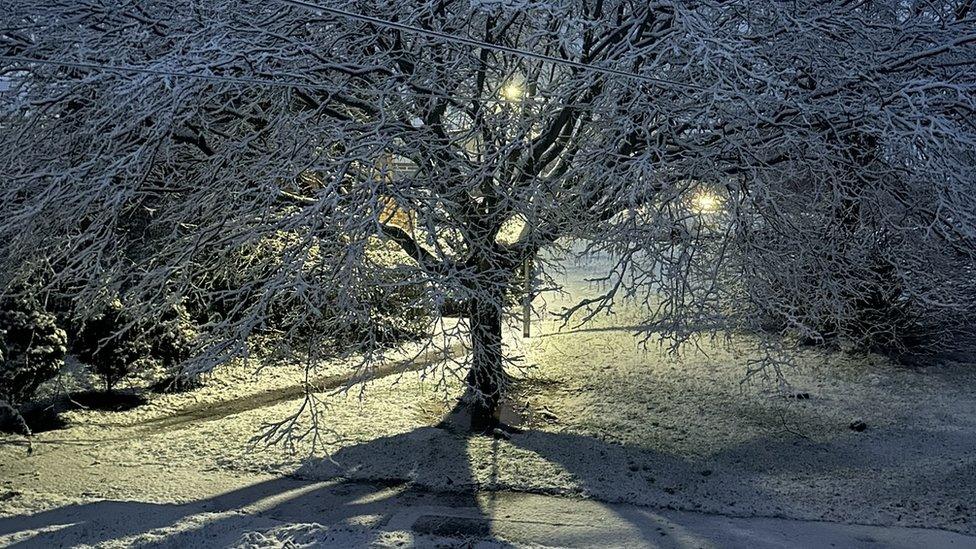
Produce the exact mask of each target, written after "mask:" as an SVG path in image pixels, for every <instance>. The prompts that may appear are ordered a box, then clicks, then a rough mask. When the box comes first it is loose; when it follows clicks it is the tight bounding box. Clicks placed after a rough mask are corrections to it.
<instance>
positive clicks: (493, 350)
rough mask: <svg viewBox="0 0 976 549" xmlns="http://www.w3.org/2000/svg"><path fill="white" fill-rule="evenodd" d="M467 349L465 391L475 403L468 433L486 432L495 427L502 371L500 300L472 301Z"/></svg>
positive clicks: (502, 380)
mask: <svg viewBox="0 0 976 549" xmlns="http://www.w3.org/2000/svg"><path fill="white" fill-rule="evenodd" d="M470 307H471V316H470V319H471V347H472V351H473V353H472V354H473V357H474V358H473V363H472V366H471V371H470V372H468V379H467V382H468V387H469V388H470V389H471V390H472V391H471V392H472V393H473V395H474V397H475V400H474V402H473V403H472V405H471V430H472V431H487V430H490V429H492V428H494V427H495V426H496V425H497V424H498V402H499V400H500V399H501V392H502V388H503V385H504V376H505V372H504V369H503V368H502V307H504V300H503V298H502V297H501V296H499V297H498V298H497V299H484V298H482V299H473V300H472V301H471V304H470Z"/></svg>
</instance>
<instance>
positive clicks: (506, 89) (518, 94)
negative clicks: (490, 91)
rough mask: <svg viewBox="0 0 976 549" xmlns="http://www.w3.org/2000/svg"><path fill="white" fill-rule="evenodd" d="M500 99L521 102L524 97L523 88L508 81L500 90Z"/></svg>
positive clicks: (516, 83)
mask: <svg viewBox="0 0 976 549" xmlns="http://www.w3.org/2000/svg"><path fill="white" fill-rule="evenodd" d="M501 96H502V99H504V100H506V101H512V102H516V101H521V100H522V98H523V97H525V87H524V86H523V85H522V84H521V83H520V82H517V81H515V80H510V81H509V82H508V83H506V84H505V85H504V86H502V89H501Z"/></svg>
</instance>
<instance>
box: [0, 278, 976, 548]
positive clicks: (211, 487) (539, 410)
mask: <svg viewBox="0 0 976 549" xmlns="http://www.w3.org/2000/svg"><path fill="white" fill-rule="evenodd" d="M590 270H591V269H590V268H588V267H586V266H582V267H579V266H574V267H573V268H571V269H569V272H568V273H567V280H566V281H565V282H566V283H567V285H568V286H569V287H570V288H572V289H573V291H574V292H575V293H577V294H579V293H581V292H582V291H584V290H585V289H586V287H585V284H582V283H581V282H580V280H581V279H582V278H583V277H585V276H587V275H588V274H589V273H590ZM550 305H553V306H555V305H558V304H557V303H551V304H550ZM633 320H634V319H633V318H630V316H629V315H627V314H622V315H618V316H617V317H610V318H601V319H597V320H596V321H595V322H594V323H592V324H589V325H586V326H584V327H582V328H579V329H572V328H568V329H563V330H561V331H560V330H559V328H558V325H557V324H555V323H553V322H551V321H537V322H536V323H534V325H533V337H532V338H530V339H529V340H526V341H524V342H522V341H519V339H520V338H518V337H517V333H515V332H514V331H513V333H511V334H509V336H508V337H509V339H508V342H509V344H510V345H511V346H512V351H513V352H515V353H519V354H523V355H524V357H525V364H526V365H527V368H526V370H525V371H524V372H523V373H522V374H520V375H519V378H520V379H519V380H518V381H517V382H516V384H515V391H514V394H513V397H512V401H511V403H510V405H509V407H510V408H511V409H512V410H513V411H514V412H516V413H517V414H518V415H519V417H518V418H517V419H519V420H520V423H521V425H522V426H523V427H524V428H525V429H526V430H525V432H524V433H521V434H515V435H512V436H511V437H510V438H509V439H498V438H489V437H482V436H477V437H469V436H467V435H465V434H464V433H462V432H460V431H459V430H456V429H451V428H449V426H448V428H438V427H435V426H436V425H437V424H438V423H440V422H441V420H442V419H444V417H445V416H447V415H448V414H449V412H450V410H451V409H452V407H453V406H454V404H455V403H456V402H457V398H458V397H459V395H460V392H461V387H460V385H459V384H458V383H457V382H456V381H453V382H452V381H448V382H447V383H446V385H441V386H436V385H435V384H434V383H432V382H431V381H430V378H428V379H427V381H423V380H422V379H421V376H420V374H419V373H417V372H410V373H407V374H404V375H402V376H385V377H380V378H379V379H376V380H374V381H372V382H370V383H369V384H368V385H369V386H368V387H367V390H366V391H365V393H363V397H362V398H361V399H360V398H359V397H360V393H359V392H358V391H351V392H349V393H348V394H345V395H340V396H335V397H330V399H329V410H328V414H329V418H330V426H331V427H332V428H334V429H335V430H336V435H337V440H335V441H334V442H333V443H332V444H330V446H329V450H330V453H331V456H332V457H331V459H323V457H322V456H321V455H319V456H312V457H309V456H308V455H307V454H298V455H294V454H291V453H289V452H287V451H286V450H285V449H283V448H280V447H276V448H268V449H255V448H253V447H252V445H251V444H250V443H249V440H250V439H251V437H252V436H253V435H254V434H255V433H256V432H257V431H258V430H259V429H260V427H261V426H262V425H263V424H265V423H266V422H269V421H273V420H278V419H281V418H283V417H285V416H286V415H288V414H289V413H292V412H294V411H295V409H296V407H297V406H298V404H299V402H300V400H299V399H300V396H301V390H300V387H301V383H302V370H301V369H300V368H298V367H295V366H287V365H282V366H277V367H269V368H265V369H263V370H262V371H261V373H260V374H259V375H257V376H254V375H253V374H252V371H253V367H245V366H242V365H234V366H227V367H225V368H222V369H220V370H218V371H217V372H216V373H215V374H214V375H213V378H212V379H210V380H209V383H208V385H207V386H206V387H204V388H202V389H199V390H196V391H193V392H189V393H183V394H174V395H158V396H155V397H153V399H152V401H151V402H150V404H149V405H147V406H143V407H139V408H136V409H133V410H130V411H128V412H121V413H108V412H92V411H87V412H83V411H76V412H71V413H69V414H68V420H69V423H70V426H69V428H67V429H63V430H59V431H52V432H48V433H42V434H40V435H38V436H37V437H36V438H35V440H34V443H33V446H34V449H33V453H32V454H31V455H27V454H26V447H25V446H24V445H22V444H21V443H20V441H19V439H17V438H14V437H7V438H4V439H2V441H3V442H4V444H2V445H0V479H2V480H0V482H2V485H0V513H2V515H0V545H5V544H18V543H20V544H25V545H31V544H32V543H33V544H36V545H37V546H50V545H57V544H64V545H75V544H91V545H106V546H113V545H116V546H130V545H140V544H152V545H155V544H167V543H168V544H170V545H171V546H187V545H200V546H213V545H243V546H288V545H287V543H286V542H287V540H291V542H292V543H294V544H296V545H302V544H312V545H316V544H317V545H336V546H344V545H345V546H355V545H363V544H374V545H389V546H398V545H404V544H406V545H411V544H413V545H430V544H435V543H445V544H448V545H450V544H451V543H457V542H458V540H459V539H461V538H459V537H457V536H458V535H460V534H459V532H460V533H461V534H464V535H466V536H468V538H466V539H469V540H480V543H483V544H484V545H485V546H491V545H493V544H494V545H498V544H504V543H508V542H515V543H516V544H524V545H531V544H545V543H550V544H555V545H588V544H593V545H603V544H604V543H605V542H608V541H611V540H615V541H616V542H618V543H619V544H627V543H631V544H634V545H664V546H708V545H715V546H730V545H731V546H737V545H754V546H762V544H761V543H760V542H763V543H764V544H765V546H770V547H775V546H784V545H809V546H817V545H828V544H829V542H835V543H837V544H838V545H845V541H849V542H851V543H854V540H861V541H863V542H864V543H867V540H869V539H872V540H876V541H880V542H881V543H882V544H884V545H895V544H896V543H902V542H904V543H907V545H906V546H912V545H920V544H926V545H931V546H940V545H949V544H953V546H956V547H961V546H974V547H976V537H970V536H973V535H976V520H974V519H976V391H974V389H976V365H974V364H971V363H967V362H961V361H954V360H948V359H947V360H943V361H941V362H940V363H939V364H936V365H931V366H926V367H913V368H909V367H904V366H897V365H893V364H890V363H888V362H886V361H884V360H882V359H880V358H878V357H871V356H866V357H852V356H848V355H843V354H839V353H835V354H823V353H818V352H815V351H809V352H807V353H806V354H804V355H803V356H801V357H800V358H799V360H798V367H797V368H796V369H795V370H794V371H790V372H788V375H789V380H790V382H791V384H792V388H791V391H792V393H793V394H801V395H803V396H807V395H808V398H785V397H784V395H783V394H782V393H780V392H777V391H769V390H765V389H764V388H763V387H761V386H757V385H751V384H746V385H744V384H742V379H743V374H744V371H745V369H744V364H745V363H746V361H747V360H748V359H749V358H750V354H749V351H748V350H747V349H749V348H750V347H749V345H748V344H747V343H748V342H747V341H744V340H743V341H742V342H741V343H742V344H741V345H736V347H735V348H734V349H730V348H728V347H727V346H725V345H722V344H719V343H717V342H716V343H712V344H708V343H706V344H704V345H703V346H702V350H701V351H700V352H689V353H687V354H685V355H684V356H682V357H681V359H680V360H678V359H675V358H673V357H670V356H668V355H667V354H665V353H663V352H659V351H657V350H653V349H652V350H645V349H642V348H640V347H638V346H637V344H636V343H635V340H634V338H633V336H632V333H631V330H629V329H628V326H631V325H632V324H633ZM736 349H738V350H736ZM456 351H457V352H463V351H462V350H461V347H460V346H458V347H457V348H456ZM396 358H397V357H391V361H395V360H396ZM429 358H430V360H432V361H435V360H436V357H429ZM348 370H349V366H348V365H344V364H338V363H337V364H331V365H327V366H324V367H323V368H322V369H321V371H320V372H318V373H317V375H318V376H320V378H321V380H324V381H325V382H326V383H327V384H330V385H336V384H338V383H339V382H341V380H342V379H343V376H346V375H348V374H349V371H348ZM855 420H859V421H862V422H864V423H865V424H866V426H867V428H866V429H865V430H863V431H854V430H851V429H850V428H849V425H850V424H851V422H852V421H855ZM513 421H514V419H513ZM526 493H529V494H533V495H525V494H526ZM532 498H542V499H535V500H534V499H532ZM567 498H568V499H567ZM581 499H585V500H586V501H581ZM560 502H562V503H560ZM560 506H562V507H565V512H564V513H563V514H562V515H559V513H555V511H553V513H555V515H553V514H552V513H550V514H549V515H546V511H545V510H546V509H550V510H551V509H553V508H555V507H560ZM587 506H590V507H587ZM417 509H427V511H424V512H416V510H417ZM432 509H433V510H432ZM452 509H453V511H450V510H452ZM411 510H413V511H411ZM411 513H412V514H411ZM587 517H588V518H587ZM786 519H802V520H803V521H807V522H796V521H792V520H786ZM824 521H826V522H824ZM838 523H840V524H838ZM560 525H561V526H560ZM849 525H861V526H849ZM557 526H559V527H558V528H557ZM877 527H882V528H877ZM546 528H549V530H547V529H546ZM905 528H925V529H926V530H909V529H905ZM520 532H521V533H520ZM547 532H548V533H547ZM960 534H962V535H960ZM560 536H561V537H560ZM784 536H785V537H784ZM790 536H792V537H790ZM832 536H833V537H832ZM898 540H902V541H898ZM913 540H914V541H913ZM915 542H917V543H915ZM858 544H860V543H858Z"/></svg>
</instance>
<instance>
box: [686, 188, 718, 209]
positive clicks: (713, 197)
mask: <svg viewBox="0 0 976 549" xmlns="http://www.w3.org/2000/svg"><path fill="white" fill-rule="evenodd" d="M721 207H722V198H721V197H720V196H718V195H717V194H715V193H713V192H710V191H705V190H703V191H699V192H698V194H696V195H695V196H694V197H692V199H691V209H692V210H693V211H694V212H695V213H696V214H708V213H715V212H717V211H718V210H719V209H720V208H721Z"/></svg>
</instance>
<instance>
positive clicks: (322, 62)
mask: <svg viewBox="0 0 976 549" xmlns="http://www.w3.org/2000/svg"><path fill="white" fill-rule="evenodd" d="M15 4H16V5H15V6H13V7H12V8H10V9H9V10H8V12H7V13H6V14H5V23H4V25H3V28H2V29H0V53H2V54H3V55H4V56H5V57H4V58H3V61H2V63H3V64H2V65H0V67H2V68H0V74H2V75H3V76H5V77H6V78H7V79H8V81H10V82H12V83H13V84H12V86H11V89H10V90H9V91H8V92H6V93H5V95H4V96H3V101H2V102H0V125H2V126H3V132H2V135H0V151H2V153H0V174H2V178H3V180H2V181H3V183H2V187H0V261H2V263H0V271H2V275H0V276H2V277H3V281H4V282H15V281H16V280H17V279H18V278H20V277H23V276H27V274H29V273H30V272H36V271H38V270H43V271H45V272H46V274H47V276H48V277H49V279H50V280H52V285H51V287H52V288H55V287H57V288H62V289H64V288H67V289H69V290H70V293H71V295H72V297H73V298H74V299H75V301H76V303H79V304H84V303H89V302H91V303H96V302H99V301H100V300H104V299H105V296H106V295H123V296H125V298H126V299H127V303H128V304H129V306H130V307H131V308H132V309H133V311H134V314H142V315H149V316H151V315H153V314H154V312H157V311H160V310H163V308H164V307H168V306H171V305H172V303H173V302H176V301H180V300H196V301H198V302H199V301H203V302H206V301H207V300H208V299H215V298H219V299H222V300H224V302H227V300H229V301H230V302H233V303H237V304H238V305H237V306H236V308H235V309H234V310H232V311H231V312H230V313H229V314H227V315H224V316H222V317H220V318H215V319H213V321H212V322H210V323H209V325H208V326H206V327H205V329H204V330H203V332H204V333H205V334H207V338H206V339H205V340H204V341H203V344H202V345H201V347H200V349H199V352H198V354H197V358H196V360H195V362H193V364H195V365H196V367H198V368H207V367H211V366H213V365H215V364H218V363H220V362H223V361H225V360H227V359H229V358H231V357H233V356H240V355H243V354H246V353H247V341H248V337H249V336H250V335H252V334H253V333H254V332H255V330H258V329H260V328H261V327H262V325H263V324H264V323H265V321H266V319H267V316H268V314H269V311H270V310H271V309H272V308H274V307H277V306H280V304H282V303H287V304H289V306H290V310H293V311H299V312H298V314H295V315H292V316H291V317H290V324H289V327H288V328H287V329H285V330H283V333H281V334H280V342H281V345H282V346H289V347H291V346H294V345H295V344H296V343H301V344H302V347H303V348H307V349H309V350H310V352H311V353H312V354H313V355H315V354H317V353H322V352H327V351H328V352H347V353H357V354H359V355H361V356H365V357H366V358H365V359H364V361H363V368H364V369H368V368H369V367H371V365H372V364H373V363H374V360H373V359H374V358H375V353H376V352H377V350H378V349H380V348H381V342H382V339H383V338H382V337H381V335H380V334H379V333H378V331H379V328H378V327H379V326H382V325H383V322H381V320H382V319H380V318H378V317H377V311H376V310H377V307H376V303H377V299H375V296H376V292H379V293H380V294H383V293H384V292H386V294H392V293H397V295H407V296H409V298H408V299H407V300H406V302H405V303H404V305H403V307H404V308H405V309H406V310H410V311H416V312H417V313H416V314H418V315H421V316H425V315H433V317H434V318H436V317H437V315H436V312H437V311H440V310H443V308H444V306H445V303H461V304H462V305H463V307H464V308H466V309H467V314H466V315H464V316H465V318H463V319H462V320H461V322H460V325H459V326H457V327H454V326H453V325H450V324H447V323H444V322H435V323H436V324H437V325H436V326H435V327H433V328H432V329H431V334H432V335H430V336H429V343H430V345H431V346H433V347H439V346H442V344H443V341H445V338H447V337H448V336H449V335H451V334H452V333H469V334H470V347H471V348H470V353H469V355H468V358H467V359H466V360H465V361H464V362H463V363H457V364H455V363H450V364H454V365H449V366H448V367H447V368H448V370H449V371H450V372H451V373H454V374H456V375H458V376H459V377H463V378H464V379H465V380H466V381H467V383H468V384H469V385H470V386H471V387H472V388H473V389H475V392H476V393H477V394H478V395H480V396H481V399H480V400H479V404H478V405H477V406H476V412H475V414H474V416H473V417H474V422H475V423H476V426H477V427H479V428H480V427H483V426H485V425H488V424H490V423H491V416H492V413H493V411H494V409H495V408H496V406H497V402H498V398H499V396H500V395H501V393H502V391H503V390H504V382H505V377H504V374H503V371H504V368H503V365H504V363H505V360H506V354H505V353H504V352H503V349H502V328H503V324H504V319H505V314H506V310H510V308H509V309H506V305H507V304H510V303H511V302H512V301H513V300H517V299H519V291H520V289H521V287H520V285H519V282H518V280H519V278H518V270H519V269H520V268H521V266H522V265H523V264H524V262H525V261H526V260H527V259H532V258H537V259H538V261H537V262H536V271H537V272H536V276H537V277H538V278H539V279H540V280H546V279H547V272H548V271H549V270H550V269H551V268H552V266H550V265H547V264H546V263H545V262H544V261H542V260H541V256H539V251H540V250H543V249H546V248H551V247H556V246H560V245H561V243H564V242H566V241H567V240H569V239H583V240H584V241H586V242H588V243H589V244H588V246H587V247H588V249H589V251H594V250H601V251H606V252H610V253H611V254H612V256H613V257H614V258H615V262H614V266H613V267H612V269H611V271H610V272H608V273H607V278H606V282H607V284H606V286H605V287H606V288H607V290H606V291H605V292H602V293H601V294H600V295H598V296H596V297H593V298H590V299H587V300H585V301H583V302H581V303H579V305H578V306H576V307H572V308H570V309H569V310H566V311H565V312H564V314H565V315H566V317H567V318H570V317H573V318H577V319H582V320H585V319H586V318H589V317H592V316H593V315H596V314H601V313H603V312H606V311H608V310H610V309H611V308H612V307H614V306H615V305H616V304H618V303H619V302H621V300H624V299H630V300H636V301H638V302H642V303H644V304H645V305H649V310H650V311H651V313H649V314H648V315H649V316H648V319H647V322H646V334H647V335H648V337H650V335H651V334H659V335H661V336H662V337H664V338H666V339H668V340H670V341H674V342H681V341H685V340H687V339H689V338H693V337H695V336H696V335H697V334H700V333H702V330H703V326H706V325H707V326H710V327H711V328H710V330H711V331H713V332H714V331H717V330H736V329H749V330H756V329H760V328H763V329H766V330H767V331H768V330H769V329H774V330H775V331H777V332H780V333H787V334H796V335H799V336H801V337H804V338H812V339H821V338H824V337H831V336H840V337H845V338H849V339H851V340H852V341H856V342H860V343H864V342H868V341H871V342H876V341H879V338H878V337H877V336H878V332H883V333H884V334H885V335H884V337H881V338H880V339H881V340H886V341H887V340H892V339H897V338H891V337H887V336H888V335H892V334H893V333H894V332H893V331H894V330H896V329H901V327H902V325H903V324H904V323H912V322H914V323H916V324H917V322H916V321H917V320H918V319H920V318H922V317H925V318H928V319H934V324H933V325H934V326H936V328H937V330H936V332H937V333H940V334H943V333H945V327H946V324H945V322H946V319H956V320H958V319H961V318H965V317H967V315H970V314H971V313H972V310H973V286H974V284H973V273H972V272H971V269H972V260H973V254H974V249H976V246H974V238H976V198H974V192H973V191H974V190H976V188H974V180H976V179H974V162H973V160H974V158H973V157H974V151H976V126H974V125H973V122H972V120H973V119H974V118H973V109H974V106H976V101H974V91H976V90H974V87H976V84H974V82H973V78H972V77H971V72H972V70H973V64H974V63H976V52H974V46H976V26H974V18H973V13H972V12H971V4H972V2H970V1H968V0H966V1H962V0H960V1H948V0H946V1H941V2H940V1H926V2H921V1H908V0H897V1H896V0H887V1H885V0H881V1H865V2H851V1H812V0H811V1H801V2H768V1H764V0H742V1H737V2H728V1H723V0H696V1H687V2H686V1H662V2H631V1H625V0H573V1H569V0H557V1H545V2H543V1H531V0H525V1H501V0H499V1H487V0H454V1H452V0H425V1H418V2H400V1H394V0H381V1H378V2H361V1H331V0H330V1H324V0H323V1H322V3H321V4H314V3H303V2H298V1H288V2H284V1H271V2H258V1H249V0H215V1H208V2H202V1H199V0H170V1H165V2H164V1H159V0H93V1H90V2H83V3H82V2H76V1H74V0H41V1H38V2H18V3H15ZM696 204H697V207H696ZM703 204H705V205H706V206H707V207H702V205H703ZM706 210H707V211H706ZM269 243H273V244H271V245H273V246H275V249H276V250H277V252H276V253H275V254H265V255H262V256H261V258H260V261H261V262H262V264H261V266H260V268H255V269H253V272H254V273H257V276H255V277H254V278H253V279H252V280H250V281H249V282H248V283H247V284H244V285H243V286H240V287H236V288H232V289H228V288H222V289H216V288H214V287H212V286H211V285H209V284H208V283H207V281H208V280H212V279H213V278H214V277H215V276H217V274H218V273H220V272H221V270H222V269H226V268H227V266H229V265H236V264H238V263H239V262H240V258H241V254H242V252H243V251H245V250H249V249H253V248H254V247H256V246H265V245H269ZM408 289H409V291H407V290H408ZM404 292H405V293H404ZM386 294H383V295H386ZM381 301H382V300H381ZM80 308H81V309H82V310H84V306H81V307H80ZM895 311H904V312H905V314H906V316H905V319H904V320H898V322H899V323H900V324H899V325H898V326H897V327H896V326H893V325H889V324H890V323H888V321H889V320H891V319H893V318H895V316H893V315H894V312H895ZM385 314H393V315H395V314H396V312H395V311H393V312H389V311H387V312H386V313H385ZM309 326H315V329H314V331H313V332H314V334H313V335H317V336H320V337H310V335H309V330H307V329H304V328H307V327H309ZM349 326H357V327H359V330H360V331H361V332H362V333H361V334H360V335H361V337H360V338H359V339H358V341H359V342H360V345H358V346H344V347H342V348H341V349H337V348H330V347H329V345H328V342H329V341H330V334H335V333H342V332H344V331H346V330H348V327H349ZM310 340H311V341H310ZM445 352H446V351H445Z"/></svg>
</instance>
